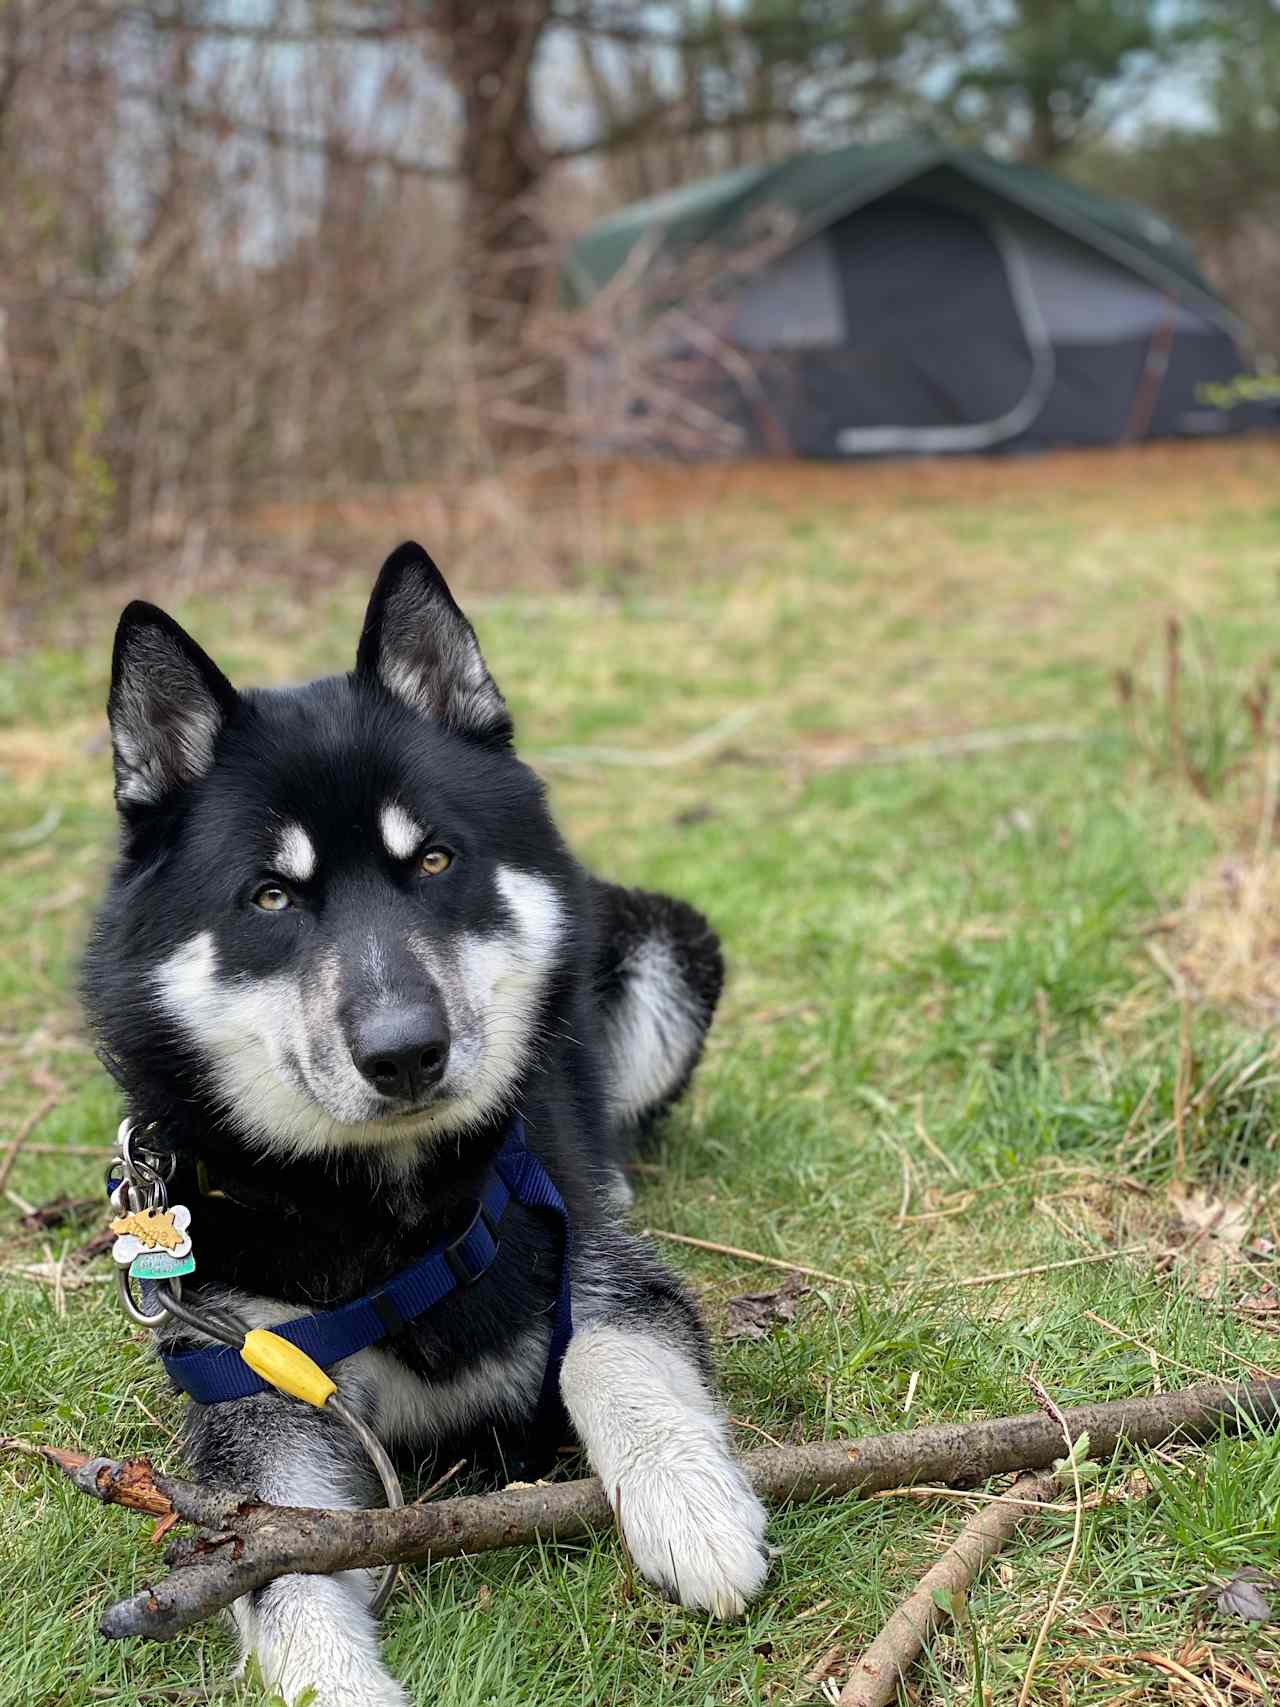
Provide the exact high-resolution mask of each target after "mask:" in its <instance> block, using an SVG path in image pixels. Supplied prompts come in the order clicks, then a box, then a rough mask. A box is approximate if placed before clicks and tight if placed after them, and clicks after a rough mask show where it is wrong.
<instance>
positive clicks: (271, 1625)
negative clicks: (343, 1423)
mask: <svg viewBox="0 0 1280 1707" xmlns="http://www.w3.org/2000/svg"><path fill="white" fill-rule="evenodd" d="M187 1437H188V1443H189V1448H190V1456H191V1460H192V1469H193V1470H194V1472H195V1474H196V1475H197V1476H198V1477H199V1478H200V1479H201V1480H204V1481H208V1482H210V1483H213V1484H214V1485H218V1486H223V1487H231V1488H253V1489H255V1490H256V1491H257V1493H258V1494H259V1495H260V1496H261V1497H262V1498H263V1499H265V1500H271V1501H273V1502H274V1503H275V1504H278V1505H303V1506H365V1505H374V1504H377V1503H379V1502H380V1500H381V1492H380V1489H379V1485H378V1480H377V1477H376V1476H375V1475H374V1473H373V1471H372V1469H371V1468H370V1467H369V1465H368V1463H367V1461H366V1460H365V1458H364V1455H363V1453H362V1452H361V1450H360V1448H359V1446H358V1445H357V1444H356V1443H355V1442H354V1441H353V1440H352V1439H351V1437H350V1436H349V1435H348V1434H347V1433H346V1431H345V1430H344V1429H342V1428H341V1427H340V1426H339V1425H338V1424H337V1423H336V1422H335V1421H333V1420H332V1419H331V1418H329V1417H327V1416H324V1415H322V1414H320V1413H319V1412H316V1411H312V1410H309V1409H308V1408H307V1407H306V1406H305V1405H300V1404H298V1403H297V1402H296V1400H292V1399H287V1398H283V1397H281V1396H279V1395H276V1394H274V1393H263V1394H260V1395H258V1396H256V1397H254V1398H251V1399H241V1400H238V1401H236V1402H235V1403H234V1404H225V1405H192V1406H191V1407H190V1409H189V1410H188V1413H187ZM379 1575H380V1573H377V1572H370V1571H344V1572H342V1573H340V1574H339V1575H338V1576H335V1577H313V1576H291V1577H277V1578H276V1580H275V1581H274V1582H271V1583H268V1584H266V1585H265V1587H263V1588H260V1589H255V1590H254V1592H253V1593H252V1594H248V1595H245V1596H244V1598H243V1599H241V1600H239V1601H237V1602H236V1604H235V1606H234V1607H233V1608H232V1616H233V1618H234V1619H235V1623H236V1628H237V1629H238V1631H239V1633H240V1642H241V1648H242V1652H243V1656H244V1659H245V1660H246V1661H247V1660H248V1659H249V1657H250V1656H252V1657H253V1658H254V1659H256V1661H257V1663H258V1666H259V1668H260V1669H261V1672H262V1675H263V1679H264V1680H265V1682H266V1683H267V1684H268V1686H270V1687H271V1688H273V1689H276V1690H278V1691H279V1693H280V1694H281V1695H282V1696H283V1697H284V1699H285V1701H286V1702H287V1703H288V1704H289V1707H294V1704H295V1703H296V1702H298V1701H300V1700H303V1701H306V1702H307V1703H308V1704H312V1707H409V1698H408V1696H407V1695H406V1694H405V1693H404V1691H403V1690H402V1689H401V1688H400V1686H399V1684H398V1683H396V1682H395V1681H394V1679H393V1678H392V1677H391V1675H390V1673H389V1672H387V1671H386V1669H385V1668H384V1666H383V1664H382V1662H381V1660H380V1658H379V1655H378V1633H377V1625H376V1623H375V1621H374V1619H373V1617H372V1616H371V1614H370V1612H369V1601H370V1599H371V1598H372V1595H373V1593H374V1590H375V1589H376V1587H377V1583H378V1578H379ZM309 1692H310V1693H309Z"/></svg>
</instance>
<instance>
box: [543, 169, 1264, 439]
mask: <svg viewBox="0 0 1280 1707" xmlns="http://www.w3.org/2000/svg"><path fill="white" fill-rule="evenodd" d="M564 289H565V295H566V297H567V299H568V300H569V302H570V303H572V304H577V305H585V304H587V303H591V302H594V303H596V304H602V303H608V304H609V305H610V311H611V312H612V311H613V310H614V308H615V307H617V306H618V305H621V304H628V305H629V307H628V309H627V312H626V314H625V316H624V318H625V320H626V323H627V325H628V327H629V328H631V329H632V331H633V332H634V330H635V328H636V327H637V325H638V326H639V327H640V328H641V330H640V332H639V334H638V335H639V336H640V337H641V338H642V339H643V340H644V341H645V343H646V345H647V350H646V360H644V361H641V362H639V363H637V362H636V361H627V362H621V361H619V360H618V359H617V358H618V349H617V347H616V336H604V337H601V338H599V339H597V340H596V344H595V347H594V351H593V355H592V357H591V359H590V360H589V361H588V362H585V363H583V364H582V365H581V367H580V369H579V371H578V373H577V374H576V376H575V379H576V386H577V391H578V395H579V398H580V400H581V401H582V402H583V403H584V405H585V406H586V407H587V408H588V409H589V411H590V416H591V419H592V421H593V422H594V423H595V432H596V435H597V437H598V439H599V440H600V442H602V443H609V442H612V443H625V442H627V441H628V440H629V441H631V442H633V443H635V442H643V441H645V440H647V441H648V443H649V446H650V448H666V449H680V448H683V449H685V450H689V449H690V448H692V447H694V446H696V444H697V442H698V441H697V435H696V433H691V432H690V431H688V430H685V431H684V432H683V433H682V435H679V436H677V437H673V435H672V421H673V419H674V418H675V416H677V415H678V416H680V417H681V418H682V419H683V420H684V421H685V422H686V423H687V422H688V420H689V419H690V418H691V416H690V411H689V409H688V408H685V409H683V410H680V409H677V410H675V411H674V413H673V412H672V411H671V409H670V408H669V407H664V402H663V400H664V399H665V400H666V404H667V405H670V404H671V403H672V402H673V401H674V400H680V401H682V402H684V403H686V404H690V405H693V406H694V410H693V417H692V418H695V419H702V420H711V421H714V422H715V423H716V424H717V430H716V431H714V432H712V433H711V434H710V435H709V436H708V437H707V445H706V448H709V449H712V448H713V449H718V450H721V451H723V450H725V449H731V450H737V451H740V452H742V453H744V454H749V453H752V452H759V451H774V452H778V451H783V452H787V453H790V454H794V455H802V456H824V457H841V456H857V455H867V454H881V453H886V452H945V451H974V450H987V449H1009V448H1036V447H1041V446H1047V445H1054V444H1107V443H1116V442H1120V441H1127V440H1134V439H1140V438H1148V437H1161V436H1170V435H1201V434H1210V433H1212V434H1218V433H1222V432H1226V431H1230V430H1232V429H1234V428H1236V427H1240V426H1253V425H1257V424H1259V423H1260V421H1262V420H1265V419H1267V418H1268V416H1267V413H1266V411H1264V410H1262V409H1260V408H1257V407H1252V406H1250V407H1241V408H1237V409H1234V410H1231V411H1229V412H1228V411H1223V410H1221V409H1219V408H1215V407H1213V406H1212V405H1211V404H1210V403H1208V402H1206V400H1205V387H1206V385H1220V384H1222V383H1223V382H1225V381H1229V380H1231V379H1232V378H1234V377H1236V376H1237V375H1239V374H1240V373H1241V372H1243V371H1245V370H1247V367H1248V365H1249V364H1248V361H1247V358H1246V356H1245V355H1244V353H1243V352H1242V350H1241V349H1240V347H1239V337H1240V327H1239V324H1238V322H1237V321H1236V319H1235V316H1234V315H1233V314H1232V312H1231V310H1230V308H1229V307H1228V306H1227V304H1226V303H1224V302H1223V300H1222V299H1221V297H1219V296H1218V295H1217V293H1216V292H1215V291H1214V290H1213V288H1212V287H1211V286H1210V285H1209V283H1208V282H1207V281H1206V280H1205V278H1204V277H1203V276H1202V274H1201V273H1200V271H1199V270H1198V268H1197V266H1196V263H1195V260H1194V258H1193V256H1192V254H1191V251H1190V249H1189V248H1188V247H1187V245H1186V244H1185V243H1184V242H1183V241H1182V240H1181V238H1180V237H1179V236H1178V234H1177V233H1176V232H1175V231H1174V230H1173V229H1172V228H1171V227H1170V226H1169V225H1168V224H1166V223H1165V221H1163V220H1162V219H1160V218H1159V217H1158V216H1157V215H1155V214H1154V213H1152V212H1150V211H1149V210H1147V209H1146V208H1142V207H1139V206H1137V205H1135V204H1134V203H1131V202H1122V201H1114V200H1110V199H1107V198H1105V197H1102V196H1098V195H1094V194H1092V193H1091V192H1089V191H1087V190H1084V189H1081V188H1080V187H1079V186H1078V185H1076V184H1072V183H1070V182H1068V181H1067V180H1065V179H1063V178H1060V177H1057V176H1055V175H1054V174H1052V173H1049V172H1044V171H1039V170H1036V169H1033V168H1030V167H1026V166H1017V165H1013V164H1010V163H1009V162H1006V161H1001V160H996V159H993V158H992V157H990V156H988V155H984V154H980V153H976V152H973V151H970V150H959V149H946V148H940V147H936V146H933V145H926V144H910V145H888V144H885V145H872V146H861V145H859V146H851V147H847V148H839V149H835V150H832V151H830V152H827V153H820V154H801V155H796V156H793V157H792V158H790V159H788V160H785V161H783V162H781V163H780V164H777V165H773V166H748V167H743V168H740V169H738V170H736V171H732V172H727V173H725V174H723V175H721V176H719V177H715V178H709V179H705V180H703V181H701V182H698V183H694V184H690V185H687V186H685V187H683V188H681V189H678V190H675V191H672V192H670V193H669V194H666V195H662V196H657V197H654V198H653V199H651V200H649V201H644V202H640V203H637V204H635V205H634V206H632V207H628V208H625V209H623V210H622V211H621V212H620V213H617V214H614V215H612V216H611V217H609V218H607V219H604V220H601V221H600V222H599V223H598V224H596V225H594V226H592V227H591V228H590V230H588V231H587V232H585V233H584V234H583V236H581V237H580V238H579V239H578V241H577V242H576V243H575V244H574V245H573V246H572V248H571V250H570V253H569V256H568V260H567V264H566V268H565V273H564ZM637 305H639V306H638V309H637ZM615 324H616V321H615ZM641 374H643V383H639V382H638V381H637V375H641Z"/></svg>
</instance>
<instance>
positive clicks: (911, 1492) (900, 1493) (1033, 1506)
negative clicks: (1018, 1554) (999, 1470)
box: [871, 1484, 1076, 1516]
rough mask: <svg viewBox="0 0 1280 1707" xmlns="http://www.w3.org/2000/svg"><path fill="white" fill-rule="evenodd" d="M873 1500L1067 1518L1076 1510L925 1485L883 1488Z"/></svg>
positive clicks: (1040, 1501)
mask: <svg viewBox="0 0 1280 1707" xmlns="http://www.w3.org/2000/svg"><path fill="white" fill-rule="evenodd" d="M871 1498H872V1499H875V1500H920V1501H922V1502H923V1501H924V1500H970V1501H972V1502H973V1503H974V1504H976V1505H1016V1506H1017V1507H1018V1508H1019V1510H1021V1511H1033V1510H1036V1511H1061V1512H1065V1513H1066V1514H1067V1515H1068V1516H1070V1514H1071V1513H1072V1512H1073V1511H1074V1510H1075V1509H1076V1508H1075V1507H1074V1506H1073V1505H1063V1504H1062V1503H1061V1502H1059V1503H1057V1504H1054V1503H1053V1502H1052V1501H1049V1500H1031V1499H1019V1498H1017V1497H1016V1496H1015V1495H1013V1494H984V1493H980V1492H979V1491H978V1490H977V1489H976V1488H934V1487H929V1486H928V1485H927V1484H921V1485H920V1486H919V1487H917V1486H914V1485H913V1486H911V1487H909V1488H884V1489H883V1490H882V1491H881V1492H880V1493H878V1494H872V1495H871Z"/></svg>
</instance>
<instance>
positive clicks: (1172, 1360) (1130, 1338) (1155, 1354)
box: [1084, 1310, 1243, 1381]
mask: <svg viewBox="0 0 1280 1707" xmlns="http://www.w3.org/2000/svg"><path fill="white" fill-rule="evenodd" d="M1084 1316H1085V1319H1086V1320H1087V1321H1090V1322H1096V1323H1097V1324H1098V1326H1099V1327H1100V1328H1105V1329H1106V1330H1107V1332H1108V1333H1109V1334H1114V1335H1115V1336H1116V1338H1117V1339H1120V1340H1125V1341H1127V1342H1128V1344H1130V1345H1136V1346H1137V1348H1138V1350H1139V1351H1145V1352H1146V1354H1147V1356H1148V1357H1150V1358H1154V1359H1155V1360H1156V1361H1157V1362H1159V1363H1169V1364H1172V1365H1173V1367H1174V1368H1175V1369H1185V1370H1186V1372H1187V1374H1188V1375H1198V1376H1199V1377H1200V1379H1201V1380H1202V1381H1217V1380H1218V1379H1219V1377H1218V1376H1216V1375H1212V1374H1210V1372H1209V1371H1208V1370H1207V1369H1197V1368H1196V1366H1195V1364H1194V1363H1184V1362H1183V1361H1182V1359H1181V1358H1180V1357H1171V1356H1170V1355H1169V1353H1168V1352H1167V1351H1157V1350H1156V1348H1155V1346H1153V1345H1150V1344H1148V1342H1147V1341H1146V1340H1144V1339H1139V1338H1138V1336H1137V1334H1132V1333H1130V1332H1129V1330H1128V1329H1127V1328H1118V1327H1117V1326H1116V1324H1115V1323H1114V1322H1109V1321H1108V1320H1107V1318H1106V1317H1105V1316H1099V1315H1098V1314H1097V1312H1096V1311H1094V1310H1086V1311H1085V1312H1084ZM1240 1361H1242V1362H1243V1359H1241V1360H1240Z"/></svg>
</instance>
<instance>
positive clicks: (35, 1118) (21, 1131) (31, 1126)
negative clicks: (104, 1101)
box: [0, 1091, 62, 1191]
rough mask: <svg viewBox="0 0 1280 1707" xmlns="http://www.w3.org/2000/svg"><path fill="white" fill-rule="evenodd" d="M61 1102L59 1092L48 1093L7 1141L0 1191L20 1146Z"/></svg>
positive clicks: (1, 1171) (1, 1166)
mask: <svg viewBox="0 0 1280 1707" xmlns="http://www.w3.org/2000/svg"><path fill="white" fill-rule="evenodd" d="M61 1100H62V1093H61V1092H60V1091H50V1092H49V1094H48V1096H47V1097H45V1098H44V1099H43V1100H42V1101H40V1102H38V1103H37V1104H36V1106H35V1107H34V1108H33V1109H32V1110H31V1113H30V1114H29V1115H28V1116H27V1118H26V1119H25V1120H24V1121H23V1122H22V1125H21V1126H19V1128H18V1130H17V1131H16V1132H15V1133H14V1135H13V1137H12V1138H11V1139H10V1140H9V1143H8V1146H7V1148H6V1150H5V1153H4V1158H3V1160H0V1191H3V1190H4V1188H5V1187H6V1186H7V1185H8V1183H9V1175H10V1174H11V1173H12V1172H13V1164H14V1163H15V1162H16V1161H17V1159H18V1152H19V1151H20V1150H21V1149H22V1146H23V1145H24V1144H25V1143H26V1141H27V1139H28V1138H29V1137H30V1136H31V1134H32V1133H33V1132H34V1131H35V1129H36V1127H37V1126H39V1124H40V1122H41V1121H42V1120H43V1119H44V1118H45V1116H46V1115H47V1114H51V1113H52V1112H53V1110H54V1109H55V1108H56V1107H57V1106H58V1104H59V1102H60V1101H61Z"/></svg>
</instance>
